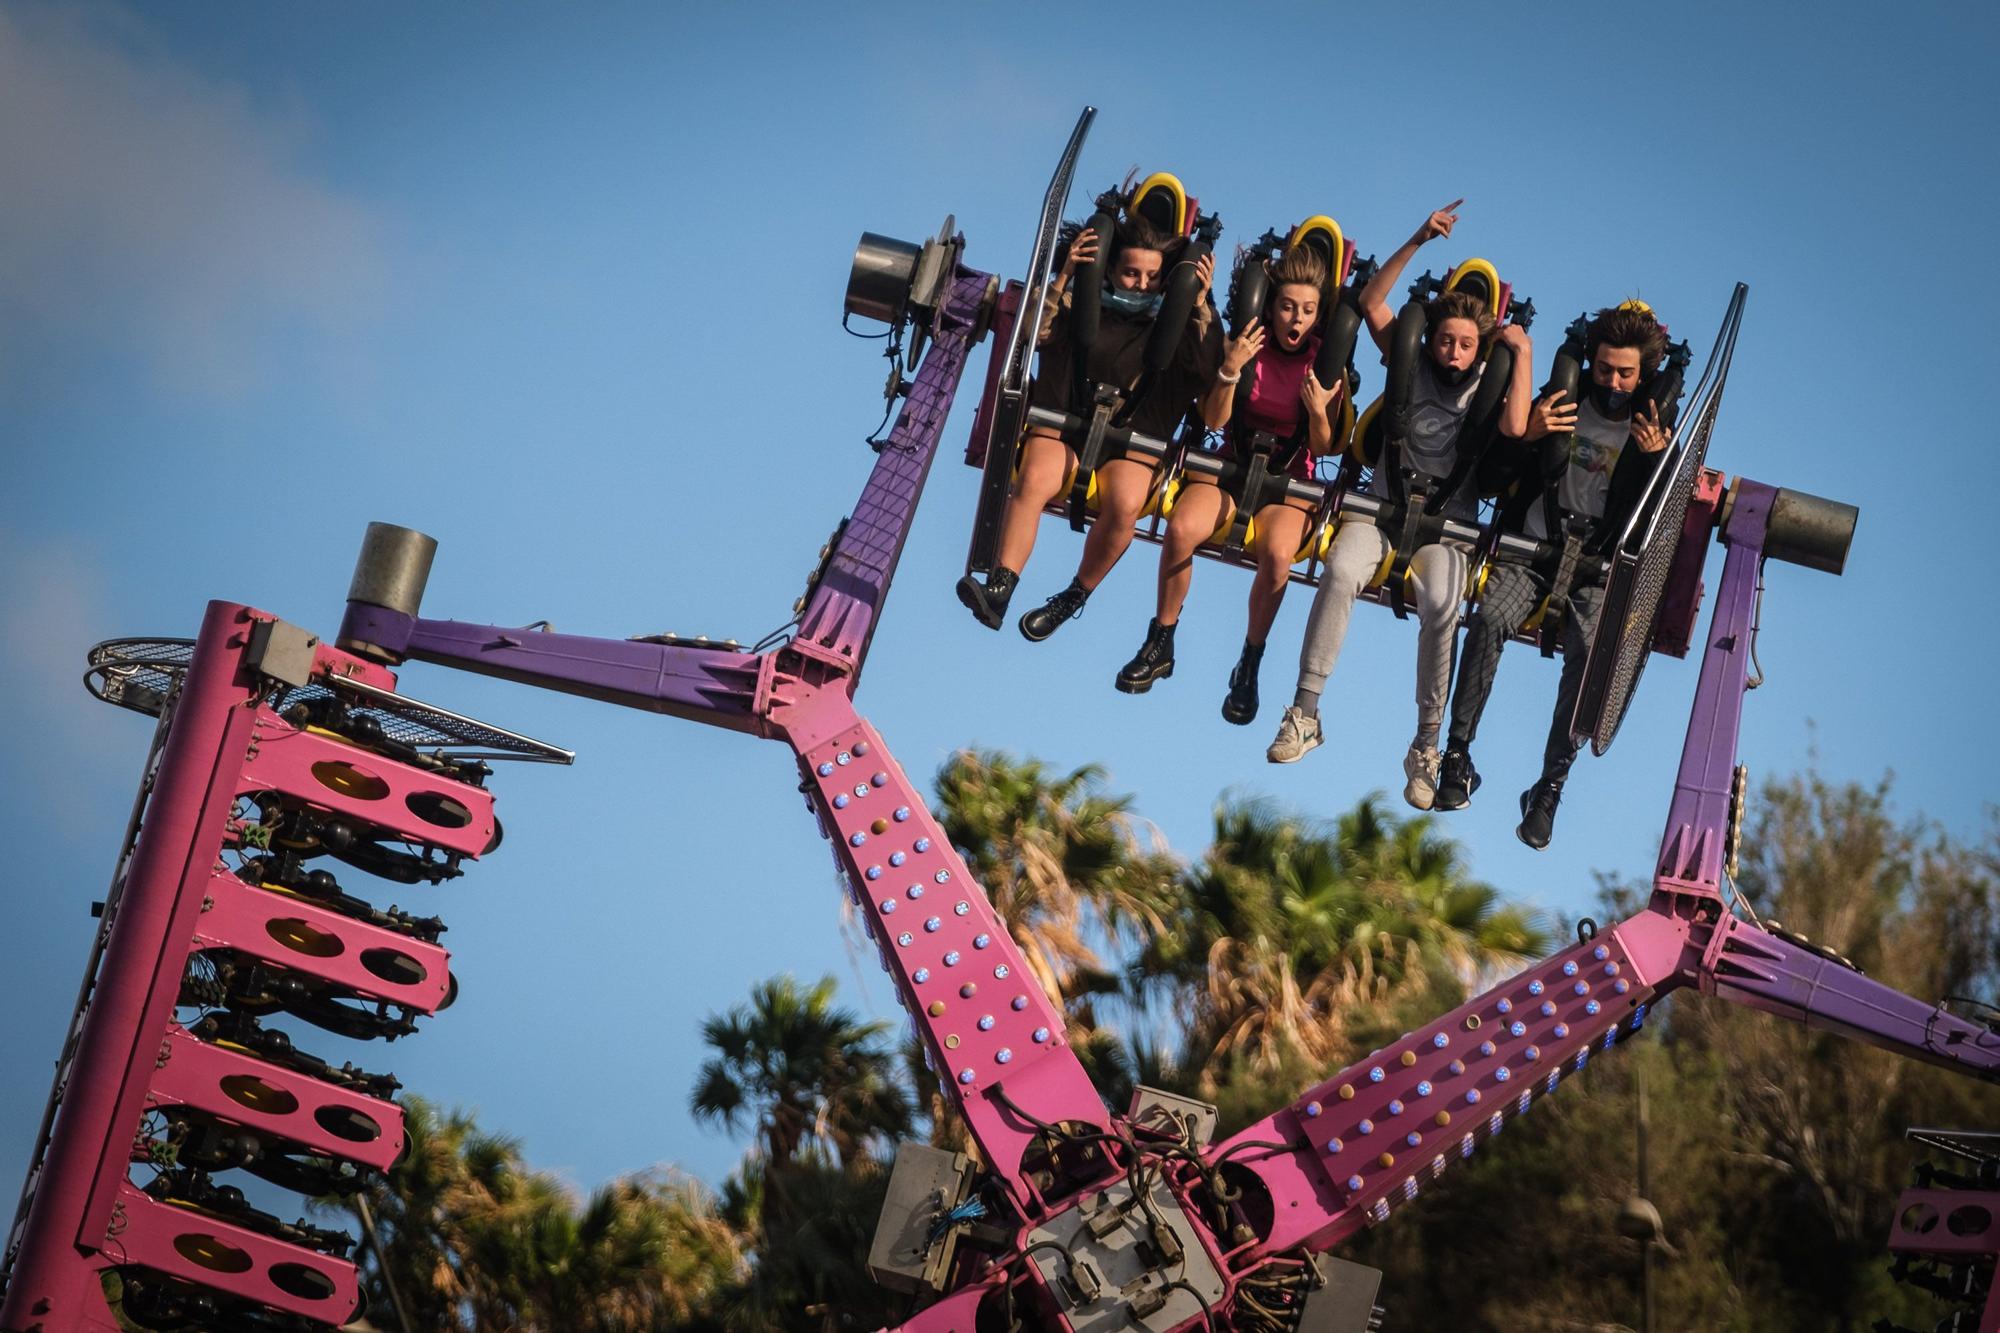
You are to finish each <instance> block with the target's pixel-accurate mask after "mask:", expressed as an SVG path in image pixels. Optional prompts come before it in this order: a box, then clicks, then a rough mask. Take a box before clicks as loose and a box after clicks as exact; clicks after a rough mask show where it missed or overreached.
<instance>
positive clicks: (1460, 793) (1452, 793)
mask: <svg viewBox="0 0 2000 1333" xmlns="http://www.w3.org/2000/svg"><path fill="white" fill-rule="evenodd" d="M1478 790H1479V770H1478V769H1476V768H1474V767H1473V766H1472V756H1471V755H1470V754H1468V753H1467V752H1466V751H1465V749H1464V748H1463V747H1462V746H1457V745H1454V746H1451V747H1450V748H1448V749H1446V750H1445V752H1444V758H1443V760H1442V761H1440V762H1439V764H1438V787H1437V799H1436V800H1435V801H1434V802H1432V804H1431V809H1433V810H1463V809H1465V807H1466V806H1468V805H1471V804H1472V793H1474V792H1476V791H1478Z"/></svg>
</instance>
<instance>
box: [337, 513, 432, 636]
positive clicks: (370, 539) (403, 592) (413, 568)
mask: <svg viewBox="0 0 2000 1333" xmlns="http://www.w3.org/2000/svg"><path fill="white" fill-rule="evenodd" d="M436 555H437V538H435V537H429V536H426V535H424V534H423V533H421V532H418V531H416V530H415V529H414V528H399V527H397V526H396V525H395V524H393V523H370V524H369V525H368V535H367V536H365V537H363V538H362V539H361V555H360V557H359V558H358V559H356V560H355V562H354V581H353V582H352V583H350V584H348V585H347V600H348V601H350V602H365V603H367V604H368V605H369V606H380V607H384V608H386V609H388V610H390V611H395V612H398V613H400V614H402V615H406V616H414V615H416V614H417V612H418V609H419V608H420V607H422V605H423V601H424V585H425V584H426V583H428V582H429V581H430V577H431V559H432V557H434V556H436Z"/></svg>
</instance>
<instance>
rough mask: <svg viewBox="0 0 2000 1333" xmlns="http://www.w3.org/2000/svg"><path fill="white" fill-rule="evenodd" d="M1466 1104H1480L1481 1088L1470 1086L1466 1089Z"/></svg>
mask: <svg viewBox="0 0 2000 1333" xmlns="http://www.w3.org/2000/svg"><path fill="white" fill-rule="evenodd" d="M1465 1104H1466V1105H1467V1106H1477V1105H1479V1089H1477V1088H1468V1089H1466V1092H1465Z"/></svg>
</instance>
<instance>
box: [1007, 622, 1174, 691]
mask: <svg viewBox="0 0 2000 1333" xmlns="http://www.w3.org/2000/svg"><path fill="white" fill-rule="evenodd" d="M1026 632H1027V630H1026V629H1025V627H1024V628H1023V630H1022V633H1024V634H1025V633H1026ZM1173 674H1174V627H1173V626H1172V625H1162V624H1161V623H1160V622H1159V621H1157V620H1155V621H1152V622H1150V623H1149V624H1148V625H1147V626H1146V642H1145V643H1143V644H1141V645H1140V646H1139V651H1138V652H1137V653H1135V654H1133V656H1132V660H1131V661H1129V662H1127V663H1126V664H1125V665H1124V666H1122V667H1119V668H1118V679H1117V680H1115V681H1113V682H1112V683H1113V684H1114V685H1116V686H1117V687H1118V688H1119V689H1120V690H1122V691H1124V692H1125V693H1126V694H1144V693H1145V692H1146V691H1147V690H1150V689H1152V688H1153V682H1154V681H1156V680H1165V679H1166V678H1167V677H1168V676H1171V675H1173Z"/></svg>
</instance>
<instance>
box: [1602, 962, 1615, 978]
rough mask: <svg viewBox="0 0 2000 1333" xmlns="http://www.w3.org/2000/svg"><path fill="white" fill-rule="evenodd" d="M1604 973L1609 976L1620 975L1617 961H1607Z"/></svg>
mask: <svg viewBox="0 0 2000 1333" xmlns="http://www.w3.org/2000/svg"><path fill="white" fill-rule="evenodd" d="M1604 975H1605V976H1607V977H1615V976H1617V975H1618V964H1616V963H1606V964H1605V965H1604Z"/></svg>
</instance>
